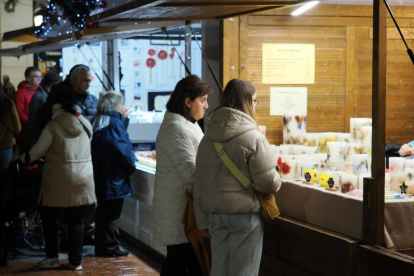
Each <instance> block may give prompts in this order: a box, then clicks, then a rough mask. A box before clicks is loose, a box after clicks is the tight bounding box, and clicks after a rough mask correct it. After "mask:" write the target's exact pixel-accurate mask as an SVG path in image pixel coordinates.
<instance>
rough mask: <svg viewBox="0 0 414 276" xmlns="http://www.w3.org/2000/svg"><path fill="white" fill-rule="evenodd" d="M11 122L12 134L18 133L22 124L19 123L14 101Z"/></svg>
mask: <svg viewBox="0 0 414 276" xmlns="http://www.w3.org/2000/svg"><path fill="white" fill-rule="evenodd" d="M12 124H13V132H14V134H18V133H20V131H21V130H22V125H21V124H20V120H19V115H18V114H17V110H16V106H15V104H14V103H13V106H12Z"/></svg>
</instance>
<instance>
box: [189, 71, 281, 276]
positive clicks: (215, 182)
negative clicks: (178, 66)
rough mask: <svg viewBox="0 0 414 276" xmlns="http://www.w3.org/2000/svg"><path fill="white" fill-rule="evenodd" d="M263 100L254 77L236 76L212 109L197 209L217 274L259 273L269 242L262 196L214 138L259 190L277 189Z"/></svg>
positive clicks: (199, 168) (197, 182)
mask: <svg viewBox="0 0 414 276" xmlns="http://www.w3.org/2000/svg"><path fill="white" fill-rule="evenodd" d="M257 103H258V100H257V99H256V90H255V88H254V86H253V85H252V84H251V83H250V82H247V81H243V80H240V79H234V80H231V81H230V82H229V83H228V84H227V86H226V89H225V90H224V93H223V95H222V98H221V100H220V104H219V107H218V108H216V109H215V110H213V111H212V112H211V113H210V114H212V115H211V116H210V117H209V123H208V130H207V133H206V135H205V136H204V138H203V139H202V140H201V142H200V146H199V148H198V152H197V158H196V169H195V174H194V209H195V215H196V221H197V226H198V228H199V229H204V233H205V234H206V235H209V234H210V235H211V243H212V244H211V247H212V258H213V260H212V270H211V275H214V276H224V275H237V276H242V275H246V276H252V275H258V273H259V267H260V259H261V254H262V244H263V218H262V216H261V214H260V203H259V200H258V198H257V196H256V195H255V191H254V190H252V189H246V188H244V187H243V186H242V184H241V183H240V182H238V180H237V179H236V178H235V177H234V176H233V174H232V173H231V172H230V171H229V169H228V168H227V167H226V165H225V164H223V162H222V160H221V159H220V157H219V156H218V154H217V152H216V149H215V147H214V142H219V143H222V145H223V148H224V150H225V152H226V153H227V155H228V157H229V158H230V160H231V161H232V162H233V163H234V164H235V165H236V166H237V167H238V168H239V169H240V170H241V171H242V172H243V174H244V175H245V176H246V177H247V178H249V179H250V180H251V182H252V183H253V184H254V185H255V190H256V191H258V192H261V193H266V194H272V193H276V192H277V191H278V190H279V188H280V178H279V174H278V173H277V171H276V160H275V158H274V157H273V155H272V154H271V151H270V147H269V142H268V141H267V139H266V138H265V137H264V136H263V135H262V134H261V133H260V132H259V131H257V123H256V120H255V116H254V112H255V107H256V105H257ZM208 230H209V233H208Z"/></svg>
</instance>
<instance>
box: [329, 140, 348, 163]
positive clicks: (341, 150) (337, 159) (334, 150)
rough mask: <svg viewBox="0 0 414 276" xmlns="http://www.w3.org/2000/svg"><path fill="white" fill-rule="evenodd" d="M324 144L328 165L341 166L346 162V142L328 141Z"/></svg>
mask: <svg viewBox="0 0 414 276" xmlns="http://www.w3.org/2000/svg"><path fill="white" fill-rule="evenodd" d="M326 145H327V151H328V156H327V163H328V165H329V166H333V167H339V168H342V167H343V166H344V165H345V163H346V142H328V143H327V144H326Z"/></svg>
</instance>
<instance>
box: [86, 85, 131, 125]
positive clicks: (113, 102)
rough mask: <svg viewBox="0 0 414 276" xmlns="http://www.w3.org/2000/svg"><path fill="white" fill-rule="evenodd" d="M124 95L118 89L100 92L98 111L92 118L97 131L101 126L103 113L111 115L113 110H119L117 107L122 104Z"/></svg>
mask: <svg viewBox="0 0 414 276" xmlns="http://www.w3.org/2000/svg"><path fill="white" fill-rule="evenodd" d="M123 99H124V96H122V94H121V93H120V92H118V91H108V92H106V93H104V92H101V93H99V102H98V107H97V108H96V113H95V115H94V116H93V118H92V120H91V124H92V125H93V128H94V129H93V130H94V131H95V130H96V129H97V128H98V127H99V122H100V121H101V116H102V115H107V116H108V115H109V114H110V113H111V111H117V109H116V108H117V107H118V106H119V105H120V104H122V101H123Z"/></svg>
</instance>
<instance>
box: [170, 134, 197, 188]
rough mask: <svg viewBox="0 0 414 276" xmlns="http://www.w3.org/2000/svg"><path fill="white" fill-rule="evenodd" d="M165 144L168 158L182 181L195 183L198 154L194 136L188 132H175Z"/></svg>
mask: <svg viewBox="0 0 414 276" xmlns="http://www.w3.org/2000/svg"><path fill="white" fill-rule="evenodd" d="M164 143H165V144H164V148H165V149H166V152H167V155H168V158H169V159H170V161H171V163H172V165H173V167H174V169H175V171H176V172H177V174H178V176H179V177H180V179H181V181H183V182H184V183H187V184H191V183H193V177H194V170H195V159H196V152H195V148H194V144H193V138H192V135H191V134H190V133H189V132H186V131H174V132H172V133H170V137H168V139H165V141H164Z"/></svg>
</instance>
